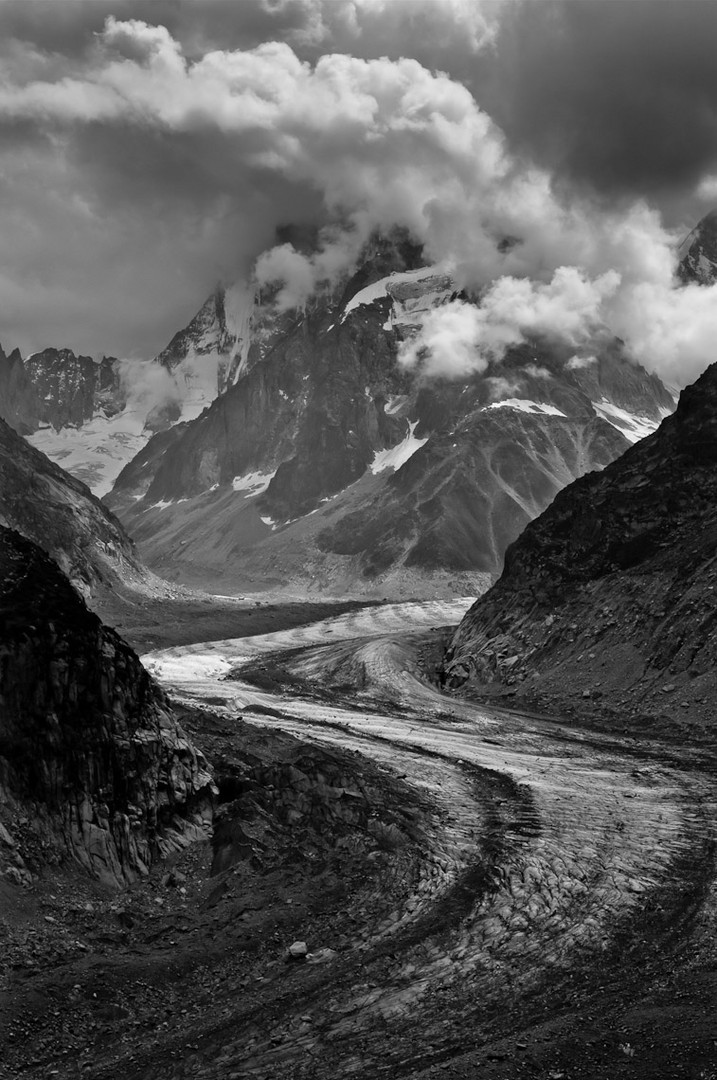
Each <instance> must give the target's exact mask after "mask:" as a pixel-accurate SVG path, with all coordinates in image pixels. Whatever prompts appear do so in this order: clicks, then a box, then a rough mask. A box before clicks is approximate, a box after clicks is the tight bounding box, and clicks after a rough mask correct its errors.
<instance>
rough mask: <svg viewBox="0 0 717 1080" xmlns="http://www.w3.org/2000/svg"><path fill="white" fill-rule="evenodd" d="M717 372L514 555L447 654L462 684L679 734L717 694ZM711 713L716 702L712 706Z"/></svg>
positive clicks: (568, 497) (528, 535) (568, 496)
mask: <svg viewBox="0 0 717 1080" xmlns="http://www.w3.org/2000/svg"><path fill="white" fill-rule="evenodd" d="M716 465H717V365H713V366H712V367H710V368H709V369H708V370H707V371H706V372H705V373H704V374H703V375H702V376H701V377H700V378H699V379H698V380H697V382H696V383H695V384H694V385H693V386H689V387H687V389H686V390H683V392H682V394H681V397H680V401H679V404H678V407H677V410H676V412H675V413H674V415H673V416H670V417H668V418H667V419H666V420H664V421H663V422H662V424H661V426H660V428H659V429H658V431H656V432H655V433H654V434H653V435H651V436H649V437H648V438H646V439H643V440H642V441H641V442H639V443H638V444H637V445H635V446H633V447H632V448H631V449H630V450H628V451H627V452H626V453H625V454H624V455H623V456H622V457H620V458H619V459H618V460H617V461H615V462H613V463H612V464H611V465H609V466H608V467H607V468H606V469H605V470H604V471H602V472H599V473H591V474H589V475H587V476H584V477H582V478H581V479H578V480H576V481H575V482H574V483H573V484H571V485H570V486H569V487H567V488H566V489H565V490H564V491H562V492H560V494H559V495H557V496H556V498H555V500H554V501H553V503H552V504H551V505H550V506H549V507H548V509H547V510H546V511H545V512H544V513H543V514H542V515H541V516H540V517H539V518H537V519H536V520H535V521H533V522H532V523H531V524H529V525H528V526H527V527H526V529H525V530H524V532H523V533H522V535H521V536H520V537H519V539H518V540H517V541H516V542H515V543H514V544H513V545H512V546H511V547H510V548H509V549H508V551H507V553H506V557H505V569H504V571H503V574H502V576H501V578H500V580H499V581H498V582H497V583H496V585H494V586H493V588H492V589H491V590H490V591H489V592H488V593H487V594H486V595H485V596H483V597H481V598H480V599H479V600H478V601H477V602H476V604H475V605H474V606H473V607H472V608H471V609H470V610H469V612H468V613H467V614H466V616H465V617H464V619H463V621H462V623H461V624H460V626H459V628H458V630H457V632H456V635H455V638H454V640H453V642H452V644H451V647H450V650H449V653H448V655H447V661H446V670H445V677H446V681H447V684H448V686H449V687H452V688H458V687H460V688H462V689H464V690H468V691H472V692H475V693H481V694H488V695H496V694H498V695H501V694H504V693H506V692H508V693H510V694H511V696H517V697H518V698H523V699H524V700H525V701H526V702H528V703H532V704H539V705H541V706H543V707H550V708H551V709H554V710H560V711H562V712H564V711H566V710H569V709H570V708H571V707H574V706H575V705H576V703H579V704H580V707H581V709H582V710H583V711H585V710H586V709H589V708H590V707H591V704H592V703H595V705H594V711H595V712H596V714H597V715H598V717H599V718H600V719H601V720H602V721H604V720H605V717H606V715H608V714H609V710H610V709H612V710H615V711H616V712H618V713H620V712H621V713H622V715H627V714H631V715H633V716H639V717H640V719H641V720H642V721H643V722H644V723H646V724H647V723H658V722H664V723H665V724H666V725H667V726H669V727H672V728H674V727H675V726H679V724H680V718H681V717H682V718H683V719H685V720H687V719H688V718H690V719H693V720H694V719H695V718H697V719H699V720H704V721H705V722H706V723H710V722H711V720H712V709H711V702H712V701H713V697H714V692H715V689H716V688H717V681H716V679H715V670H717V668H716V663H717V638H716V637H715V634H714V626H715V621H716V619H717V566H716V565H715V558H714V551H715V544H716V543H717V469H716V468H715V466H716ZM705 706H709V707H707V708H706V707H705Z"/></svg>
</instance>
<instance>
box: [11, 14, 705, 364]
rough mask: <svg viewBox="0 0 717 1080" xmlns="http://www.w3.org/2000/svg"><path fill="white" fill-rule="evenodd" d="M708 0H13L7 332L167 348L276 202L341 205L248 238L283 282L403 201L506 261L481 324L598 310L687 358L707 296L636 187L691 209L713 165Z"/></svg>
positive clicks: (697, 339)
mask: <svg viewBox="0 0 717 1080" xmlns="http://www.w3.org/2000/svg"><path fill="white" fill-rule="evenodd" d="M705 7H707V5H705ZM693 10H694V9H693V8H692V6H691V5H690V3H689V0H681V2H680V3H679V5H678V4H675V5H674V6H673V5H671V4H670V3H669V2H660V3H657V4H653V3H651V2H650V0H644V2H639V0H635V2H629V0H628V2H626V3H608V2H606V3H600V4H593V3H586V2H578V0H570V2H569V3H567V4H557V3H551V2H546V0H534V2H530V0H526V2H525V3H517V2H516V3H515V4H507V3H498V4H495V3H491V2H486V3H482V2H477V0H436V2H428V0H426V2H419V0H329V2H325V3H321V2H319V0H288V2H277V0H241V2H237V3H226V2H222V3H217V2H215V0H195V2H192V3H186V2H183V3H178V2H173V0H151V2H149V0H144V2H141V0H140V2H137V0H115V2H114V3H111V4H108V3H105V2H104V0H94V2H92V3H85V2H82V3H74V2H72V0H51V2H49V3H46V2H45V0H33V2H31V3H27V2H26V0H22V3H15V2H14V0H0V234H1V235H2V236H3V245H2V248H1V249H0V340H2V342H3V344H4V345H6V346H12V345H13V344H15V343H16V342H18V343H19V344H20V345H21V347H23V348H25V349H27V348H33V349H36V348H41V347H43V346H45V345H47V344H54V345H58V346H60V345H68V346H70V347H73V348H75V349H81V350H83V351H86V352H90V353H95V354H96V353H100V352H103V351H105V352H114V353H117V354H123V355H132V354H134V355H145V356H146V355H151V354H152V353H155V352H157V351H158V350H159V349H160V348H161V347H162V346H163V345H164V344H165V343H166V341H167V340H168V339H169V337H170V336H171V334H172V333H173V332H174V331H175V330H176V329H177V327H178V326H181V325H183V324H185V323H186V322H187V320H188V319H189V318H190V317H191V315H192V314H193V313H194V311H195V310H196V308H197V307H198V306H199V304H200V303H201V302H202V300H203V299H204V296H206V294H207V293H208V292H209V291H210V289H211V288H212V287H213V285H214V283H215V282H216V280H217V278H219V277H223V278H232V277H233V276H236V275H240V274H242V273H243V272H245V270H246V269H247V267H248V265H249V264H250V263H251V262H252V261H253V259H254V258H255V257H256V256H257V255H258V254H259V253H260V252H261V251H263V250H264V249H265V248H266V247H267V246H268V245H270V244H271V243H272V239H273V237H274V235H275V229H276V226H277V225H279V224H283V223H287V222H293V223H296V224H302V223H307V224H319V225H321V224H326V223H329V224H330V231H329V232H326V233H324V234H323V238H324V243H323V246H322V247H321V249H320V250H319V251H318V252H316V253H314V255H313V256H311V257H306V256H305V255H304V254H302V253H299V252H296V251H293V250H292V249H291V248H290V247H288V246H287V245H282V246H279V247H277V248H275V249H274V250H273V251H272V252H269V253H268V254H265V255H263V256H262V258H261V260H260V263H259V264H258V266H257V275H258V277H259V280H261V281H276V280H278V281H280V282H281V283H282V284H283V289H282V291H281V293H280V294H279V295H280V296H282V297H283V298H284V302H285V303H286V304H292V305H293V304H301V303H303V302H304V301H305V300H306V298H307V296H308V295H310V294H311V292H312V291H313V290H314V289H315V288H316V287H317V284H319V283H320V282H322V281H325V280H326V279H327V278H331V279H335V277H336V276H337V275H339V274H341V273H344V272H346V271H347V269H348V268H349V267H350V266H351V265H352V260H355V258H356V255H357V252H358V250H359V248H360V244H361V243H362V242H363V241H364V240H365V238H366V237H367V236H368V235H369V234H370V232H371V230H373V229H381V228H386V227H390V226H393V225H396V224H398V225H402V226H404V227H406V228H408V229H409V230H411V231H412V232H413V233H414V235H415V236H416V237H417V238H418V239H420V240H421V241H422V242H424V244H425V245H426V251H427V254H428V255H429V256H430V258H432V259H435V260H446V261H447V262H448V263H449V264H450V266H451V268H452V271H453V272H455V273H456V275H457V277H458V279H459V280H460V281H461V282H462V284H464V285H466V286H467V287H483V286H485V285H487V284H489V283H490V282H491V281H493V280H494V279H496V278H501V279H502V280H503V281H504V282H506V284H505V285H504V286H502V288H501V290H498V291H497V292H495V294H491V296H492V297H493V300H494V309H495V310H493V314H492V316H491V317H492V319H493V321H492V322H491V324H490V326H489V327H487V328H480V333H481V335H482V336H483V337H485V336H486V334H488V336H490V337H491V340H493V337H495V336H496V335H498V336H501V335H502V336H503V337H506V335H507V337H508V338H510V339H511V340H512V339H513V338H514V336H515V334H516V333H519V332H520V333H522V330H521V327H522V326H532V325H535V324H536V320H537V324H539V325H540V326H541V327H546V326H552V327H553V328H554V329H555V332H556V333H560V334H562V335H563V336H565V335H566V334H567V335H568V336H570V335H572V337H573V338H574V339H575V340H578V339H579V340H581V341H582V340H583V336H584V335H585V334H586V333H588V332H592V328H593V327H594V326H595V325H596V323H597V322H599V320H600V319H605V320H606V321H607V323H608V324H609V325H610V326H611V327H612V328H613V329H614V332H616V333H618V334H620V336H622V337H623V338H624V339H625V340H626V341H628V342H629V343H630V345H631V347H632V349H633V352H634V355H635V356H636V357H638V358H640V359H643V360H645V362H648V363H649V364H651V365H652V366H653V367H654V368H655V369H657V370H660V371H661V372H663V373H667V374H668V375H670V377H672V378H674V379H675V381H679V380H680V379H681V378H682V376H683V374H684V373H685V371H686V370H687V368H689V371H690V372H695V371H697V370H701V368H702V367H704V364H705V362H707V361H706V359H705V358H706V357H708V356H709V357H711V355H712V352H711V350H712V342H713V341H714V334H715V332H717V331H716V329H715V325H714V323H715V319H714V318H713V317H712V314H711V313H712V308H713V307H714V304H713V303H712V297H711V294H709V290H708V291H707V292H700V291H699V290H698V291H697V292H695V293H693V292H690V291H683V292H680V293H679V294H678V293H677V292H676V291H675V290H674V287H673V286H674V279H673V269H674V250H675V236H674V235H673V234H672V233H668V232H667V231H666V230H665V229H664V227H663V224H662V222H661V220H660V216H659V214H658V213H657V212H655V210H654V209H651V208H650V207H649V206H646V205H645V203H644V201H642V202H641V201H639V200H644V196H656V199H652V201H653V203H654V202H657V204H658V206H660V207H661V208H662V209H664V207H665V206H666V205H667V204H668V203H670V202H671V205H672V206H673V209H674V207H675V206H678V210H679V214H683V216H684V219H685V220H688V219H689V216H690V213H692V211H693V210H694V208H695V207H696V206H698V205H699V199H696V198H695V196H694V188H695V185H696V184H697V183H698V182H700V181H702V182H703V184H702V188H703V191H707V190H708V189H709V188H710V183H712V181H710V179H709V174H710V171H711V169H712V165H713V162H714V155H713V138H712V134H713V132H712V127H713V124H712V121H713V112H714V110H713V106H712V103H713V97H714V95H713V82H714V78H713V76H712V74H711V64H708V62H707V59H708V54H709V45H711V42H712V40H713V35H712V26H713V24H715V23H717V19H716V18H715V16H717V8H715V9H709V8H708V12H709V14H708V15H707V16H703V15H701V14H699V17H698V15H693V14H692V12H693ZM702 10H703V9H702V8H700V12H701V11H702ZM712 11H714V15H713V14H712ZM683 18H686V20H687V25H685V23H684V22H683V21H682V20H683ZM715 28H717V25H716V26H715ZM644 51H649V55H648V56H646V55H643V53H644ZM710 59H711V57H710ZM708 69H709V70H708ZM441 72H445V73H446V74H440V73H441ZM469 91H470V92H469ZM471 93H472V94H473V95H474V96H471ZM476 102H478V104H476ZM479 105H480V108H479V107H478V106H479ZM491 116H492V117H495V118H496V119H497V120H498V121H499V123H500V124H501V125H502V127H503V128H504V129H505V131H506V132H507V137H506V136H504V134H503V133H502V131H501V129H500V127H498V126H496V124H495V123H494V122H493V121H492V120H491ZM678 117H679V122H678V119H677V118H678ZM681 125H682V127H681ZM677 129H680V130H677ZM695 144H696V145H695ZM536 162H537V163H542V165H538V166H536V164H535V163H536ZM542 166H546V167H542ZM715 171H717V170H715ZM714 186H715V188H716V189H717V184H714ZM586 192H587V193H588V197H585V193H586ZM598 194H599V195H600V196H601V198H598V199H596V198H595V197H594V196H595V195H598ZM618 196H619V197H618ZM634 196H638V197H639V200H638V201H637V202H634V201H632V197H634ZM680 200H682V201H681V202H680ZM678 204H679V205H678ZM685 207H686V208H687V209H686V210H685V209H684V208H685ZM675 213H677V211H675ZM675 220H677V218H676V217H675V216H674V215H673V221H672V222H671V224H672V223H674V221H675ZM679 220H682V218H679ZM507 235H509V236H515V237H519V239H520V243H518V244H515V245H512V246H511V247H510V248H501V247H500V245H499V244H498V243H497V241H498V240H499V239H500V238H502V237H505V236H507ZM565 268H567V271H566V269H565ZM708 294H709V295H708ZM516 312H519V313H520V317H521V320H522V322H520V325H517V324H516V325H515V326H514V325H513V324H514V323H515V319H516ZM448 314H450V315H451V316H453V315H456V323H455V326H452V327H449V328H447V329H446V328H445V327H443V328H441V334H443V332H444V330H445V331H446V333H448V332H449V331H450V333H449V334H448V336H449V337H451V340H454V339H455V337H456V334H457V333H458V334H459V335H460V334H463V333H464V331H465V327H464V325H463V321H462V320H461V319H460V318H459V316H460V312H458V313H456V312H449V313H448ZM516 327H517V329H516ZM566 328H567V329H566ZM571 328H572V329H571ZM469 329H470V328H469ZM474 329H475V328H474ZM471 333H473V331H471ZM511 335H512V336H513V337H511ZM474 339H475V334H473V337H472V338H471V340H474ZM471 347H473V346H471ZM686 356H687V357H688V360H687V361H686V360H685V357H686Z"/></svg>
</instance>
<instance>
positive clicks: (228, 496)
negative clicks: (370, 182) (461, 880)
mask: <svg viewBox="0 0 717 1080" xmlns="http://www.w3.org/2000/svg"><path fill="white" fill-rule="evenodd" d="M456 297H457V292H456V289H455V286H454V284H453V282H452V280H451V278H450V276H449V275H447V274H446V273H445V272H443V271H441V270H440V269H439V268H432V267H426V266H424V265H422V260H421V253H420V251H419V250H418V249H416V247H415V245H412V244H411V243H410V242H408V241H407V240H405V238H401V237H393V238H392V239H391V240H389V241H382V242H377V243H376V245H375V247H374V249H373V250H372V251H371V252H370V255H369V257H367V259H366V261H365V262H364V263H363V265H362V266H361V267H360V269H359V271H358V272H357V273H356V274H355V275H354V277H353V278H352V279H351V280H350V281H349V282H348V283H347V284H346V285H345V286H344V287H342V288H341V289H338V290H336V291H335V292H334V293H332V294H327V295H325V296H322V297H320V298H317V299H315V300H314V301H313V302H312V303H311V304H310V305H309V306H308V307H307V309H306V310H305V311H304V310H302V311H298V310H296V311H291V312H285V313H282V314H281V315H278V316H277V315H276V313H273V309H272V307H271V304H270V303H268V304H265V305H264V306H262V304H261V303H260V301H261V297H259V299H258V300H257V301H256V305H257V306H255V309H254V312H253V314H252V318H251V327H252V333H251V343H250V345H249V348H248V351H247V353H246V357H245V359H244V360H243V361H242V364H241V365H240V366H239V368H238V369H237V376H236V379H235V381H234V383H233V384H232V385H230V386H229V387H228V388H227V390H226V391H225V393H223V394H222V395H221V396H220V397H218V398H217V400H216V401H215V402H214V403H213V404H212V405H211V407H210V408H209V409H207V410H206V411H205V412H204V413H203V414H202V415H201V416H199V417H198V418H197V419H196V420H194V421H192V422H191V423H188V424H184V425H178V426H176V427H174V428H173V429H172V430H171V431H169V432H163V433H162V434H161V435H158V436H157V437H155V439H153V440H152V441H151V442H150V443H149V444H148V445H147V446H146V447H145V448H144V449H143V450H142V451H141V452H140V453H139V454H138V455H137V457H136V458H135V460H134V461H133V462H131V463H130V465H128V466H127V467H126V468H125V470H124V471H123V472H122V473H121V474H120V476H119V478H118V480H117V482H116V484H115V487H114V489H113V491H112V493H111V495H109V496H108V497H107V502H108V505H110V506H111V507H112V508H113V509H114V510H115V511H116V512H117V513H118V514H119V515H120V517H121V518H122V519H123V521H124V522H125V524H126V526H127V528H128V529H129V531H130V532H131V533H132V534H133V535H134V536H135V537H136V539H137V540H138V542H139V543H140V545H141V548H142V551H143V554H144V556H145V558H147V560H148V561H149V563H150V565H153V566H155V567H157V568H161V572H162V573H163V574H165V575H167V574H169V575H177V576H178V577H180V578H183V579H185V580H186V579H190V580H194V581H197V582H198V583H208V582H211V583H212V584H220V583H221V586H222V587H223V588H230V587H235V588H242V589H243V588H251V587H252V586H255V587H257V586H258V587H262V586H266V585H270V586H284V587H286V586H287V585H288V586H289V587H290V588H291V587H294V586H295V587H296V588H297V589H302V590H303V589H305V588H306V587H307V586H308V587H309V588H316V589H324V590H327V591H333V592H339V591H356V590H358V591H378V593H379V594H381V595H383V594H384V593H385V592H386V591H387V590H388V591H391V590H392V591H395V592H396V593H397V594H398V595H401V594H402V591H404V590H408V592H411V591H415V588H416V587H418V579H419V578H420V579H421V588H422V589H424V588H425V587H426V580H425V578H426V575H429V576H430V575H433V576H434V578H435V579H436V580H437V577H436V575H439V576H440V574H441V573H443V571H444V570H448V571H449V573H450V575H451V577H450V581H446V582H444V584H443V586H442V587H444V588H445V589H447V590H448V591H450V592H454V591H455V589H456V588H458V589H461V590H470V589H472V588H474V587H476V585H477V582H478V580H479V577H480V575H481V574H492V573H495V572H497V571H498V570H499V568H500V566H501V562H502V556H503V551H504V549H505V546H506V545H507V543H509V542H510V541H511V540H512V539H514V538H515V536H517V535H518V533H519V532H520V530H521V529H522V528H523V526H524V525H525V524H526V522H527V521H529V520H531V519H532V518H533V517H534V516H535V515H536V514H537V513H539V512H540V511H541V510H542V509H543V508H544V507H545V506H546V505H547V504H548V503H549V502H550V500H551V499H552V498H553V496H554V495H555V493H556V492H557V491H558V490H560V489H561V488H562V487H564V486H565V484H566V483H569V482H570V481H571V480H572V479H574V478H575V477H576V476H580V475H582V473H584V472H585V471H588V470H590V469H595V468H602V467H603V466H604V465H605V464H607V463H608V462H609V461H612V460H613V459H614V458H615V457H616V456H618V455H619V454H620V453H621V452H622V451H623V450H624V449H625V448H626V447H627V446H628V445H629V444H630V442H631V441H634V440H635V439H637V438H639V437H641V436H642V435H644V434H646V433H647V432H648V431H651V430H654V428H655V427H656V426H657V424H658V423H659V421H660V419H661V418H662V416H664V415H666V414H667V413H668V412H670V411H671V409H672V408H673V405H674V402H673V399H672V397H671V396H670V394H669V393H668V392H667V391H666V389H665V388H664V386H663V385H662V384H661V383H660V382H659V380H658V379H656V378H655V377H654V376H650V375H648V374H647V373H646V372H645V371H644V370H642V369H641V368H639V367H637V366H636V365H634V364H631V363H630V362H629V361H628V360H627V359H626V358H625V356H624V355H623V353H622V351H621V349H620V346H619V343H617V342H615V343H613V344H611V345H608V346H606V347H605V348H604V349H603V351H602V352H601V354H600V355H599V356H597V357H594V358H586V360H585V362H584V363H582V364H580V365H578V364H575V363H572V364H571V362H570V361H571V356H570V353H569V352H567V351H565V350H562V351H561V350H560V349H556V348H555V347H554V346H550V347H549V346H548V345H547V344H546V343H540V342H534V343H532V344H531V345H530V346H525V347H522V348H518V349H514V350H513V351H512V352H510V353H509V354H508V355H507V356H506V358H505V359H504V360H503V361H502V362H501V363H500V364H495V365H493V366H492V367H491V368H490V369H489V372H488V373H486V374H485V375H476V376H474V377H471V378H468V379H466V380H463V381H460V382H455V381H454V382H447V381H436V380H434V381H432V382H431V383H430V384H429V383H426V382H422V381H421V380H420V379H417V378H415V377H414V376H413V375H411V374H410V373H407V372H406V371H405V370H404V369H403V368H402V367H401V366H400V365H399V363H398V362H397V355H398V351H399V347H400V344H401V342H402V341H404V340H405V339H406V338H407V337H409V336H411V335H412V334H414V333H416V331H417V328H418V325H419V323H420V320H421V317H422V315H423V314H425V312H427V311H428V310H430V309H431V308H433V307H435V306H438V305H441V304H445V303H448V302H450V301H451V300H453V299H455V298H456ZM456 574H459V575H461V574H464V575H465V578H464V579H458V578H456V576H455V575H456ZM476 575H478V578H477V577H476Z"/></svg>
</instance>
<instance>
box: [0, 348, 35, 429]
mask: <svg viewBox="0 0 717 1080" xmlns="http://www.w3.org/2000/svg"><path fill="white" fill-rule="evenodd" d="M0 419H2V420H4V421H5V422H6V423H7V424H9V425H10V427H11V428H14V429H15V431H17V432H18V434H20V435H30V434H31V433H32V432H33V431H36V430H37V428H38V427H39V423H40V402H39V400H38V397H37V392H36V390H35V387H34V385H33V383H32V382H31V380H30V377H29V375H28V373H27V371H26V370H25V365H24V363H23V360H22V356H21V355H20V350H19V349H13V351H12V352H11V353H10V354H9V355H7V356H6V355H5V352H4V350H3V348H2V346H1V345H0Z"/></svg>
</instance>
